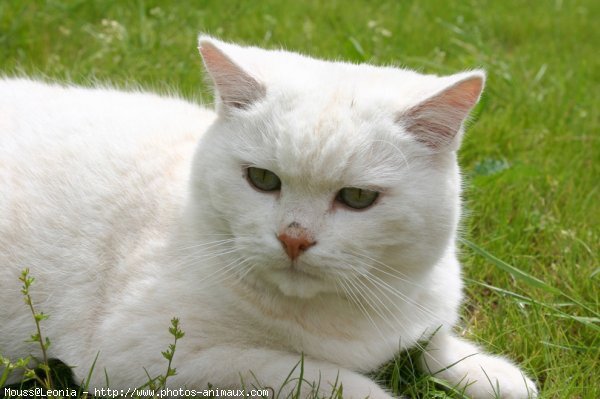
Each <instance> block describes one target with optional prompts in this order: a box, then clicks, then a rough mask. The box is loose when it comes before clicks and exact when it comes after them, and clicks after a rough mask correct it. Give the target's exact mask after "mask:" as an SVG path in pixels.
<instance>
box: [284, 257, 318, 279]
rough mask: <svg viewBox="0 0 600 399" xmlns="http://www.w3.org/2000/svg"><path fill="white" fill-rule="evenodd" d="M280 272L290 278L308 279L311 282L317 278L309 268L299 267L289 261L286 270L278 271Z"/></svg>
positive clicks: (296, 263) (296, 262) (297, 264)
mask: <svg viewBox="0 0 600 399" xmlns="http://www.w3.org/2000/svg"><path fill="white" fill-rule="evenodd" d="M280 272H282V273H284V274H285V275H287V276H290V277H291V278H309V279H313V280H314V279H318V278H319V276H317V274H316V273H314V272H311V270H310V268H307V267H306V266H302V265H300V264H299V263H298V261H291V262H290V263H289V264H288V266H287V267H286V268H283V269H280Z"/></svg>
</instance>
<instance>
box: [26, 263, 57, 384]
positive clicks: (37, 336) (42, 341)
mask: <svg viewBox="0 0 600 399" xmlns="http://www.w3.org/2000/svg"><path fill="white" fill-rule="evenodd" d="M19 280H20V281H21V282H22V283H23V287H22V288H21V293H22V294H23V300H24V301H25V304H27V306H28V307H29V310H30V311H31V314H32V315H33V319H34V321H35V328H36V332H35V333H34V334H32V335H31V339H30V342H37V343H39V345H40V348H41V349H42V361H41V362H40V364H39V365H38V368H39V369H41V370H42V371H43V373H42V374H43V375H42V376H41V377H40V376H39V375H38V374H37V373H36V372H35V370H33V369H27V370H26V371H25V376H26V377H27V378H31V379H34V380H36V381H37V382H38V383H40V384H41V385H42V386H43V387H44V388H46V389H52V388H53V385H52V376H51V373H50V366H49V363H48V353H47V351H48V348H49V347H50V339H49V338H48V337H46V338H44V337H43V336H42V329H41V327H40V323H41V322H42V320H46V319H47V318H48V315H46V314H44V313H43V312H39V313H38V312H37V311H36V310H35V307H34V306H33V300H32V299H31V295H30V293H29V289H30V288H31V285H32V284H33V282H34V281H35V278H34V277H31V276H30V275H29V269H28V268H26V269H24V270H23V271H22V272H21V276H20V277H19Z"/></svg>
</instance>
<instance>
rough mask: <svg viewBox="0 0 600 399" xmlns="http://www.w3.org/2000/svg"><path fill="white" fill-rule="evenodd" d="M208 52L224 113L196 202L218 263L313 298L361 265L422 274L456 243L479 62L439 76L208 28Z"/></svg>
mask: <svg viewBox="0 0 600 399" xmlns="http://www.w3.org/2000/svg"><path fill="white" fill-rule="evenodd" d="M200 52H201V54H202V56H203V59H204V64H205V66H206V69H207V71H208V75H209V76H210V78H211V80H212V82H213V87H214V89H215V101H216V109H217V112H218V119H217V121H216V122H215V124H214V125H213V126H212V127H211V128H210V129H209V131H208V132H207V133H206V134H205V135H204V136H203V138H202V140H201V142H200V144H199V148H198V151H197V154H196V158H195V164H194V174H193V183H192V187H193V198H192V202H193V204H192V206H193V207H196V208H197V209H196V214H197V215H201V217H199V219H201V220H202V222H203V223H206V224H207V225H204V226H199V227H198V229H199V231H203V232H204V233H206V231H207V229H210V233H212V234H215V235H214V236H212V237H211V238H212V239H214V241H215V244H214V245H215V246H216V248H217V249H218V250H217V251H215V252H218V253H219V254H221V255H218V256H220V257H222V258H223V259H224V260H225V263H223V265H224V267H228V268H229V269H230V271H234V272H235V273H236V275H237V276H244V277H243V278H244V279H249V280H250V281H252V282H254V283H255V284H258V285H259V286H261V287H264V288H265V289H273V290H278V291H280V292H281V293H283V294H285V295H287V296H296V297H312V296H314V295H317V294H319V293H321V292H336V291H339V290H344V291H345V290H352V289H353V284H354V280H353V279H355V278H357V277H358V276H360V275H362V276H365V275H367V276H375V277H377V278H379V279H381V280H382V281H385V280H386V279H391V278H394V277H392V276H395V278H401V277H399V276H404V278H408V279H410V278H411V276H414V277H415V278H416V276H418V275H419V274H420V273H424V272H426V271H428V270H430V269H431V267H432V265H434V264H435V263H436V262H438V261H439V260H440V259H441V257H442V256H444V254H445V253H446V251H448V249H449V248H451V246H452V245H453V243H452V242H453V240H454V234H455V231H456V228H457V223H458V217H459V210H460V209H459V207H460V204H459V195H460V179H459V174H458V167H457V164H456V155H455V150H456V149H457V148H458V145H459V143H460V138H461V135H462V126H463V122H464V120H465V118H466V117H467V116H468V113H469V111H470V110H471V108H472V107H473V106H474V105H475V104H476V102H477V101H478V99H479V96H480V94H481V91H482V88H483V84H484V78H485V76H484V73H483V72H481V71H471V72H466V73H460V74H456V75H452V76H447V77H437V76H433V75H422V74H418V73H415V72H412V71H408V70H403V69H398V68H391V67H374V66H369V65H355V64H349V63H342V62H326V61H321V60H315V59H312V58H309V57H305V56H302V55H299V54H295V53H290V52H286V51H267V50H262V49H258V48H253V47H240V46H236V45H233V44H229V43H223V42H220V41H218V40H215V39H212V38H210V37H205V36H201V37H200ZM203 237H204V236H203ZM205 238H206V237H205ZM218 240H223V241H220V242H221V243H222V244H219V243H218V242H217V241H218ZM205 241H207V240H206V239H205Z"/></svg>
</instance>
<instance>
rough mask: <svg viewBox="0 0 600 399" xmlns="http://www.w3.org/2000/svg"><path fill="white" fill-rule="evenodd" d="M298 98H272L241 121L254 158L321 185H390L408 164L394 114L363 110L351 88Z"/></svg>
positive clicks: (249, 153)
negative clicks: (287, 101)
mask: <svg viewBox="0 0 600 399" xmlns="http://www.w3.org/2000/svg"><path fill="white" fill-rule="evenodd" d="M293 103H294V104H293V106H290V105H289V104H284V103H282V101H280V100H275V101H273V103H268V102H267V103H266V104H264V105H265V106H264V108H263V110H262V112H260V114H259V115H253V116H251V117H250V121H249V120H246V121H243V120H242V121H241V124H242V125H244V126H246V127H247V128H249V129H248V130H246V131H245V132H243V133H242V134H244V135H245V137H246V140H245V141H247V142H249V144H248V145H246V148H247V149H248V151H246V154H245V155H244V157H245V158H246V159H247V160H248V161H249V162H250V163H252V164H255V165H257V166H261V167H264V168H269V169H271V170H273V171H274V172H276V173H278V174H280V175H282V177H286V178H288V179H289V180H293V181H298V182H300V183H301V184H305V185H310V186H314V185H318V186H322V187H328V186H331V187H338V186H339V185H340V184H342V185H355V186H364V187H375V186H378V185H386V179H387V178H388V177H389V175H392V174H394V173H397V170H398V169H399V168H401V167H402V166H403V165H402V157H401V154H400V153H399V151H398V148H397V145H396V144H392V143H391V141H392V138H391V137H392V136H397V135H398V132H397V130H398V127H397V126H396V125H395V124H394V121H393V119H392V118H391V117H384V116H383V115H382V114H381V115H377V114H374V113H370V112H367V111H365V110H360V109H359V106H358V104H357V101H353V97H352V95H351V93H348V91H346V90H339V91H331V92H328V93H327V95H325V93H321V95H320V96H315V95H313V94H310V95H306V96H302V95H301V94H298V98H295V99H294V101H293ZM241 118H242V119H243V116H242V117H241ZM247 122H250V123H247ZM250 126H251V127H250ZM394 141H397V140H394Z"/></svg>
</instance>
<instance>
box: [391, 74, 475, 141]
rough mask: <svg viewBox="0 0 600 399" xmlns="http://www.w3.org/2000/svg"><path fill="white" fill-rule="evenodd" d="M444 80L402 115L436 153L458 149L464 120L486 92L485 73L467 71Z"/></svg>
mask: <svg viewBox="0 0 600 399" xmlns="http://www.w3.org/2000/svg"><path fill="white" fill-rule="evenodd" d="M442 82H443V85H442V87H441V88H438V89H437V90H436V92H435V93H434V94H433V95H430V96H429V97H427V98H426V99H425V100H423V101H421V102H419V103H418V104H417V105H415V106H413V107H411V108H409V109H408V110H407V111H404V112H402V113H401V115H400V116H399V118H398V121H399V122H400V123H401V124H402V125H403V126H404V128H405V129H406V131H407V132H409V133H410V134H412V135H414V137H415V139H416V140H417V141H420V142H422V143H423V144H425V145H426V146H427V147H429V148H430V149H432V150H434V151H436V152H441V151H453V150H456V149H458V147H459V145H460V138H461V137H460V136H461V133H462V128H463V123H464V121H465V119H466V118H467V117H468V116H469V112H470V111H471V109H472V108H473V107H474V106H475V104H477V101H479V97H480V96H481V92H482V91H483V86H484V83H485V73H484V72H483V71H471V72H464V73H460V74H456V75H452V76H449V77H445V78H442Z"/></svg>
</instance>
